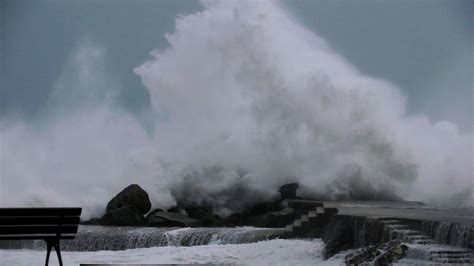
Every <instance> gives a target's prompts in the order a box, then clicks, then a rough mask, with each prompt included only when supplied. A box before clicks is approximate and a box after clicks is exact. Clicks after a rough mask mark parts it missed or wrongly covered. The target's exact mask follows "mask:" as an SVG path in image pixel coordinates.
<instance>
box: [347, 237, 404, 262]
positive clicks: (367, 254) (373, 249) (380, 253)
mask: <svg viewBox="0 0 474 266" xmlns="http://www.w3.org/2000/svg"><path fill="white" fill-rule="evenodd" d="M407 253H408V246H406V245H403V244H401V242H400V241H391V242H388V243H383V244H379V245H371V246H368V247H364V248H361V249H359V250H356V251H354V252H351V253H350V254H349V255H347V256H346V257H345V262H346V265H360V264H370V265H389V264H392V263H395V262H398V261H399V260H401V259H403V258H404V257H406V256H407Z"/></svg>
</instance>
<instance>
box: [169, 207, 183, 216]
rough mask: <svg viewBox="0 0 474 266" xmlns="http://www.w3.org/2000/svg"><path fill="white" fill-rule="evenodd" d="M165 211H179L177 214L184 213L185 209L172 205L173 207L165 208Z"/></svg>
mask: <svg viewBox="0 0 474 266" xmlns="http://www.w3.org/2000/svg"><path fill="white" fill-rule="evenodd" d="M167 212H174V213H179V214H183V215H186V214H187V213H186V210H185V209H184V208H182V207H181V206H174V207H171V208H169V209H168V210H167Z"/></svg>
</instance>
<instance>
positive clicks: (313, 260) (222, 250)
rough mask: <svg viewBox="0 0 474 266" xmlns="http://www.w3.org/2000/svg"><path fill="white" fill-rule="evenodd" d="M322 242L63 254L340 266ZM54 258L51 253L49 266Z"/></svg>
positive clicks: (31, 256)
mask: <svg viewBox="0 0 474 266" xmlns="http://www.w3.org/2000/svg"><path fill="white" fill-rule="evenodd" d="M323 247H324V243H323V242H322V241H321V240H320V239H315V240H282V239H275V240H269V241H260V242H257V243H250V244H238V245H237V244H236V245H204V246H192V247H172V246H166V247H155V248H140V249H129V250H122V251H96V252H67V251H65V252H62V253H61V254H62V257H63V261H64V265H79V264H81V263H89V264H91V263H98V264H101V263H102V264H104V263H117V264H118V263H120V264H123V263H130V264H141V263H148V264H149V263H157V264H158V263H176V264H187V263H211V264H245V265H321V264H325V265H339V264H341V262H342V261H323V260H322V250H323ZM45 257H46V252H45V251H44V250H43V251H40V250H0V264H1V265H41V264H43V263H44V260H45ZM56 263H57V258H56V257H55V254H53V253H51V261H50V264H51V265H56Z"/></svg>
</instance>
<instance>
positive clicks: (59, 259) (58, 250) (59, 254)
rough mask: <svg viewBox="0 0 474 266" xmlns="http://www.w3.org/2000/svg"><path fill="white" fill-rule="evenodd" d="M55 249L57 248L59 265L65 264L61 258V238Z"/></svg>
mask: <svg viewBox="0 0 474 266" xmlns="http://www.w3.org/2000/svg"><path fill="white" fill-rule="evenodd" d="M54 249H55V250H56V254H57V255H58V261H59V265H60V266H63V260H62V259H61V250H60V249H59V240H58V242H56V244H55V245H54Z"/></svg>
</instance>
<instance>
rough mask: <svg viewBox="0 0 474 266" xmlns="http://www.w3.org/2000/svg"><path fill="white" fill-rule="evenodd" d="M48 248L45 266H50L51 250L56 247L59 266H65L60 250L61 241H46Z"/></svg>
mask: <svg viewBox="0 0 474 266" xmlns="http://www.w3.org/2000/svg"><path fill="white" fill-rule="evenodd" d="M46 246H47V250H46V262H45V264H44V265H45V266H48V264H49V255H50V253H51V249H52V248H53V247H54V250H56V254H57V255H58V261H59V265H60V266H63V260H62V259H61V250H60V248H59V240H46Z"/></svg>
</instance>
